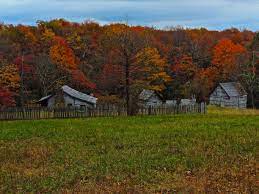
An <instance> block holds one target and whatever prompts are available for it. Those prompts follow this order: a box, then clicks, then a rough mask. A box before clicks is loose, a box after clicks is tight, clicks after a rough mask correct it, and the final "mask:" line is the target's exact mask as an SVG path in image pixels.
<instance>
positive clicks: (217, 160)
mask: <svg viewBox="0 0 259 194" xmlns="http://www.w3.org/2000/svg"><path fill="white" fill-rule="evenodd" d="M258 130H259V112H258V111H238V110H229V109H217V108H210V110H209V113H208V114H207V115H175V116H145V117H117V118H89V119H68V120H40V121H12V122H0V193H14V192H20V193H28V192H33V193H45V192H48V193H50V192H53V193H59V192H60V193H65V192H67V193H70V192H71V193H72V192H82V193H94V192H95V193H96V192H97V193H98V192H99V193H103V192H106V193H109V192H111V193H113V192H118V193H161V192H168V193H174V192H182V193H196V192H208V193H215V192H220V193H226V192H237V193H241V192H243V193H252V192H253V193H256V192H258V181H257V178H256V168H257V167H258V165H257V163H256V146H257V145H256V144H257V140H258Z"/></svg>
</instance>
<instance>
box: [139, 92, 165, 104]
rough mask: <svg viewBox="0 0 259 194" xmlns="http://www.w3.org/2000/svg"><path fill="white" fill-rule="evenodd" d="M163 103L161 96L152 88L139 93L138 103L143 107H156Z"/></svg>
mask: <svg viewBox="0 0 259 194" xmlns="http://www.w3.org/2000/svg"><path fill="white" fill-rule="evenodd" d="M162 104H163V99H162V97H161V96H160V95H159V94H158V93H157V92H156V91H153V90H142V92H141V93H140V94H139V105H140V106H143V107H150V106H152V107H156V106H161V105H162Z"/></svg>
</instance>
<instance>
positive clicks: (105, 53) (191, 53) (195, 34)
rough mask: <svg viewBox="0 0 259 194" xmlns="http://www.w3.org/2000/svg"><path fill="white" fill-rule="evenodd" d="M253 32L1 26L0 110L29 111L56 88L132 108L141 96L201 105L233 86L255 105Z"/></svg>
mask: <svg viewBox="0 0 259 194" xmlns="http://www.w3.org/2000/svg"><path fill="white" fill-rule="evenodd" d="M258 56H259V33H258V32H257V33H256V32H252V31H249V30H242V31H240V30H238V29H234V28H233V29H227V30H224V31H210V30H207V29H204V28H201V29H185V28H182V27H174V28H168V29H165V30H159V29H154V28H148V27H141V26H129V25H125V24H110V25H104V26H102V25H99V24H98V23H95V22H91V21H86V22H84V23H72V22H69V21H66V20H63V19H58V20H52V21H49V22H44V21H38V22H37V25H36V26H25V25H17V26H13V25H5V24H0V108H3V107H9V106H34V104H35V102H36V101H37V100H39V99H40V98H41V97H43V96H46V95H48V94H51V93H53V92H55V91H57V90H58V89H60V87H61V86H62V85H69V86H71V87H73V88H75V89H77V90H79V91H82V92H85V93H88V94H90V93H93V94H94V95H95V96H97V97H98V99H99V103H111V104H124V105H126V106H127V107H128V108H130V109H133V108H134V107H135V106H137V105H136V104H137V102H136V101H137V100H136V99H137V96H138V94H139V93H140V92H141V90H143V89H144V88H145V89H152V90H155V91H157V92H159V93H160V94H161V95H162V96H163V98H164V99H179V98H189V97H191V96H193V95H195V96H196V98H197V100H198V101H208V97H209V94H210V93H211V91H212V90H213V89H214V88H215V86H216V85H217V84H218V83H219V82H225V81H239V82H240V83H242V85H243V86H244V87H245V88H246V90H247V93H248V99H249V100H248V101H249V102H248V103H249V106H250V107H252V106H256V105H257V106H258V98H259V95H258V93H259V92H258V86H259V83H258V75H259V60H258Z"/></svg>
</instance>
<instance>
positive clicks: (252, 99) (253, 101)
mask: <svg viewBox="0 0 259 194" xmlns="http://www.w3.org/2000/svg"><path fill="white" fill-rule="evenodd" d="M250 94H251V102H252V107H253V109H255V100H254V90H250Z"/></svg>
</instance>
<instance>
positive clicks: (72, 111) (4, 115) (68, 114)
mask: <svg viewBox="0 0 259 194" xmlns="http://www.w3.org/2000/svg"><path fill="white" fill-rule="evenodd" d="M206 111H207V107H206V104H205V103H201V104H194V105H186V106H183V105H175V106H166V105H162V106H159V107H151V106H150V107H148V108H139V109H138V110H137V114H136V115H173V114H190V113H201V114H205V113H206ZM115 116H127V109H126V107H121V106H115V105H102V106H97V107H96V108H94V109H80V108H53V109H50V108H24V109H22V108H9V109H5V110H0V120H38V119H65V118H87V117H115Z"/></svg>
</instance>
